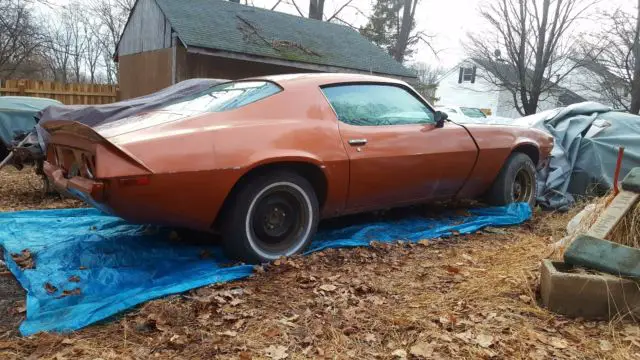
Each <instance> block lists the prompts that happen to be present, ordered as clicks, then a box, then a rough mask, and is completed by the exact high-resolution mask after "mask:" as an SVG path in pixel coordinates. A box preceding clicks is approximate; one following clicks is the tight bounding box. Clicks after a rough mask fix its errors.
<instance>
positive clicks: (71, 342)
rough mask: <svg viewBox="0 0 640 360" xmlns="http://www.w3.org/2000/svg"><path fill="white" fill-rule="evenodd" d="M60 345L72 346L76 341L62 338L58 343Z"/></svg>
mask: <svg viewBox="0 0 640 360" xmlns="http://www.w3.org/2000/svg"><path fill="white" fill-rule="evenodd" d="M60 343H61V344H62V345H73V344H75V343H76V341H75V340H74V339H69V338H64V339H62V342H60Z"/></svg>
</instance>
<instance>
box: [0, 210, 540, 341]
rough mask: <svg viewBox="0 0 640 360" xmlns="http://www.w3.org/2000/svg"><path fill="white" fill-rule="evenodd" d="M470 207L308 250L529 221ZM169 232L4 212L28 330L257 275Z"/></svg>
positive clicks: (320, 240) (514, 213)
mask: <svg viewBox="0 0 640 360" xmlns="http://www.w3.org/2000/svg"><path fill="white" fill-rule="evenodd" d="M470 213H471V216H459V215H458V216H456V215H454V214H443V217H442V218H439V219H428V218H422V217H414V218H407V219H404V220H400V221H388V222H378V223H369V224H360V225H352V226H349V227H344V228H337V229H336V228H334V229H330V228H327V229H324V230H321V231H319V232H318V234H317V235H316V237H315V238H314V241H313V243H312V244H311V247H310V250H309V251H308V252H313V251H318V250H321V249H324V248H329V247H354V246H368V245H369V244H370V242H371V241H374V240H375V241H380V242H390V241H394V240H407V241H419V240H421V239H433V238H438V237H443V236H447V235H450V234H451V233H452V231H454V230H455V231H458V232H460V233H462V234H467V233H471V232H474V231H476V230H479V229H481V228H483V227H485V226H503V225H514V224H519V223H522V222H524V221H525V220H527V219H529V218H530V217H531V209H530V207H529V206H528V205H527V204H524V203H520V204H512V205H510V206H506V207H495V208H484V209H475V210H471V211H470ZM170 234H171V232H170V230H154V228H150V227H144V226H140V225H131V224H128V223H126V222H124V221H123V220H121V219H119V218H116V217H112V216H108V215H104V214H102V213H100V212H99V211H98V210H95V209H67V210H38V211H22V212H13V213H0V245H2V246H3V247H4V249H5V262H6V264H7V266H8V268H9V269H10V270H11V272H12V273H13V274H14V275H15V276H16V278H17V279H18V281H19V282H20V284H21V285H22V286H23V287H24V288H25V289H26V291H27V301H26V304H27V316H26V320H25V321H24V322H23V323H22V325H21V326H20V331H21V333H22V334H23V335H30V334H34V333H37V332H42V331H56V332H68V331H73V330H77V329H80V328H82V327H84V326H87V325H89V324H92V323H95V322H97V321H100V320H102V319H106V318H108V317H110V316H112V315H114V314H117V313H118V312H121V311H123V310H125V309H128V308H131V307H132V306H135V305H137V304H140V303H142V302H144V301H147V300H150V299H154V298H158V297H161V296H165V295H169V294H175V293H180V292H184V291H187V290H190V289H193V288H196V287H201V286H204V285H207V284H211V283H216V282H225V281H230V280H234V279H239V278H243V277H247V276H249V274H251V272H252V267H251V266H248V265H237V266H228V265H229V261H227V260H226V259H225V258H224V257H223V255H222V252H221V248H220V247H218V246H214V245H201V244H200V245H199V244H196V243H188V242H186V241H184V240H175V236H173V237H172V236H170ZM172 238H173V239H172ZM25 249H26V250H28V251H29V252H30V254H31V257H32V258H33V259H34V265H35V267H34V268H33V269H27V268H25V269H21V268H20V267H19V266H18V264H17V263H16V262H15V261H14V259H13V257H12V254H20V253H21V252H22V251H23V250H25ZM204 254H206V256H203V255H204ZM23 266H24V263H23Z"/></svg>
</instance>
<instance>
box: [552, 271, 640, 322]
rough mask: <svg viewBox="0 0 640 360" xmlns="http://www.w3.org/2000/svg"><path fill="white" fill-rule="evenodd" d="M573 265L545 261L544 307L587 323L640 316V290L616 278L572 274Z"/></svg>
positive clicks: (639, 287) (604, 275)
mask: <svg viewBox="0 0 640 360" xmlns="http://www.w3.org/2000/svg"><path fill="white" fill-rule="evenodd" d="M571 269H572V266H571V265H567V264H565V263H563V262H556V261H551V260H548V259H545V260H543V261H542V266H541V274H540V293H541V296H542V303H543V304H544V306H545V307H546V308H547V309H549V310H550V311H553V312H555V313H558V314H562V315H566V316H569V317H582V318H585V319H611V318H614V317H616V316H625V315H629V314H633V316H640V286H639V285H638V284H637V283H636V282H634V281H631V280H628V279H624V278H620V277H617V276H613V275H608V274H602V275H595V274H580V273H571V272H569V271H570V270H571Z"/></svg>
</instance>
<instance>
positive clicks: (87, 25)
mask: <svg viewBox="0 0 640 360" xmlns="http://www.w3.org/2000/svg"><path fill="white" fill-rule="evenodd" d="M82 26H83V29H84V35H85V38H86V43H85V49H84V50H85V51H84V61H85V63H86V67H87V71H88V72H89V82H90V83H91V84H95V83H96V80H97V78H96V76H97V71H98V61H99V60H100V56H101V55H102V48H101V46H100V41H99V39H98V38H97V36H96V33H95V31H94V30H93V29H95V28H96V27H98V26H99V25H98V24H97V22H96V21H95V20H93V19H91V18H89V17H87V18H85V19H84V20H83V21H82Z"/></svg>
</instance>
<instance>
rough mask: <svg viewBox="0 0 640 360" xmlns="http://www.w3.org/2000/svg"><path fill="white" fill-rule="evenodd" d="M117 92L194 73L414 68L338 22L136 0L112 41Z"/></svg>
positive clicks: (141, 91)
mask: <svg viewBox="0 0 640 360" xmlns="http://www.w3.org/2000/svg"><path fill="white" fill-rule="evenodd" d="M115 59H116V61H117V62H118V64H119V86H120V91H121V97H122V98H123V99H126V98H131V97H135V96H140V95H145V94H148V93H151V92H153V91H156V90H159V89H161V88H164V87H166V86H169V85H171V84H174V83H176V82H179V81H182V80H185V79H190V78H197V77H208V78H222V79H239V78H244V77H250V76H260V75H268V74H283V73H300V72H355V73H366V74H371V73H372V74H378V75H383V76H390V77H395V78H399V79H402V80H405V81H410V82H412V81H414V80H415V79H416V76H415V74H414V73H413V72H412V71H410V70H408V69H407V68H405V67H404V66H402V64H400V63H398V62H397V61H395V60H394V59H393V58H392V57H391V56H389V55H388V54H387V53H386V52H385V51H384V50H382V49H380V48H379V47H377V46H375V45H374V44H372V43H371V42H370V41H369V40H367V39H366V38H364V37H362V36H361V35H360V34H359V33H358V32H357V31H354V30H353V29H350V28H348V27H346V26H342V25H338V24H334V23H329V22H323V21H318V20H313V19H306V18H302V17H298V16H293V15H288V14H284V13H280V12H276V11H270V10H265V9H261V8H256V7H251V6H245V5H241V4H238V3H235V2H229V1H221V0H137V1H136V3H135V5H134V7H133V10H132V11H131V14H130V16H129V19H128V21H127V24H126V25H125V28H124V31H123V33H122V35H121V37H120V41H119V42H118V46H117V50H116V54H115Z"/></svg>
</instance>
